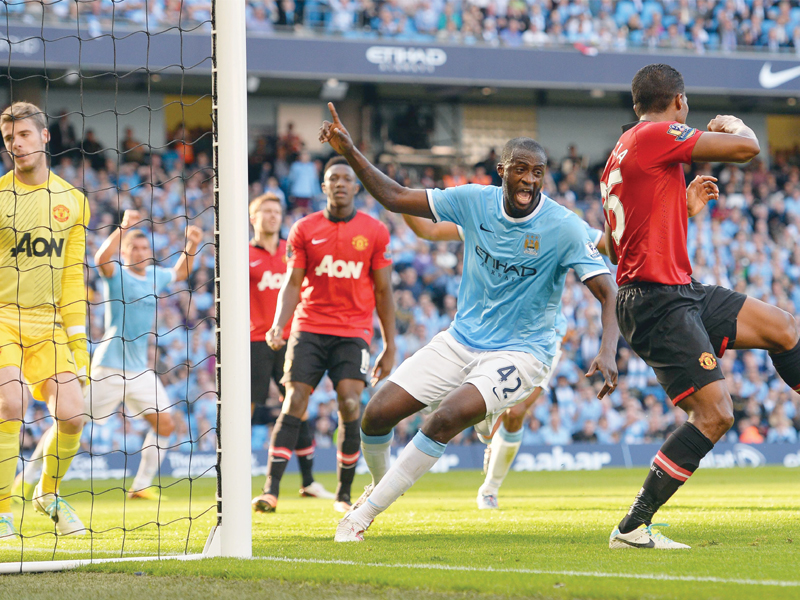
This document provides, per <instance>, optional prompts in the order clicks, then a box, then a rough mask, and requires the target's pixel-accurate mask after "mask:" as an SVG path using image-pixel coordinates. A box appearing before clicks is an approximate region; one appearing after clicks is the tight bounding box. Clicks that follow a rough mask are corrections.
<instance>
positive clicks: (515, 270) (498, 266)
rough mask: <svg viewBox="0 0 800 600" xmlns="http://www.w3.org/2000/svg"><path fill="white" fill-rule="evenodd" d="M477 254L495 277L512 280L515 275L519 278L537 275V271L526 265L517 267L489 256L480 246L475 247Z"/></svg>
mask: <svg viewBox="0 0 800 600" xmlns="http://www.w3.org/2000/svg"><path fill="white" fill-rule="evenodd" d="M475 254H477V255H478V256H479V257H480V259H481V264H482V265H483V266H484V267H485V268H487V269H489V270H490V271H491V272H492V274H494V275H501V276H503V277H505V278H506V279H511V277H513V276H514V275H516V276H517V277H529V276H531V275H536V269H534V268H533V267H526V266H525V265H515V264H513V263H510V262H503V261H502V260H499V259H497V258H495V257H494V256H492V255H491V254H489V252H488V251H486V250H484V249H483V248H481V247H480V246H478V245H476V246H475Z"/></svg>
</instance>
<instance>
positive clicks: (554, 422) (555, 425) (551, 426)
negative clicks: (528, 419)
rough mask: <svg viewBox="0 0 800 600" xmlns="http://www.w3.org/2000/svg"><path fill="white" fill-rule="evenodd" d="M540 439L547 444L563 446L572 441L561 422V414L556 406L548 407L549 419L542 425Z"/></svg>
mask: <svg viewBox="0 0 800 600" xmlns="http://www.w3.org/2000/svg"><path fill="white" fill-rule="evenodd" d="M541 432H542V439H543V440H544V443H545V444H547V445H548V446H565V445H566V444H569V443H570V442H571V441H572V436H571V435H570V433H569V429H567V428H566V427H565V426H564V425H562V424H561V415H559V412H558V408H557V407H555V406H554V407H553V408H551V409H550V421H549V423H547V425H545V426H544V427H542V429H541Z"/></svg>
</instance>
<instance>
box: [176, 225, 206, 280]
mask: <svg viewBox="0 0 800 600" xmlns="http://www.w3.org/2000/svg"><path fill="white" fill-rule="evenodd" d="M202 239H203V232H202V231H201V230H200V229H199V228H197V227H194V226H191V225H190V226H189V227H187V228H186V246H185V248H184V250H183V253H182V254H181V256H180V258H178V262H177V263H175V281H185V280H186V279H189V275H190V274H191V273H192V269H193V268H194V259H195V257H196V256H197V254H198V252H199V250H198V248H199V247H200V242H201V241H202Z"/></svg>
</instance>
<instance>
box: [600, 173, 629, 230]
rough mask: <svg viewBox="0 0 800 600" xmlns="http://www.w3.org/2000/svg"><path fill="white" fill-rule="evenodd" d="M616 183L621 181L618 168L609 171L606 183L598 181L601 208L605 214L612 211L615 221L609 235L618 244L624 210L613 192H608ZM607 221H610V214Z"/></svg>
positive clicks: (622, 225)
mask: <svg viewBox="0 0 800 600" xmlns="http://www.w3.org/2000/svg"><path fill="white" fill-rule="evenodd" d="M618 183H622V172H620V170H619V169H614V170H613V171H611V173H609V175H608V185H606V184H605V183H604V182H602V181H601V182H600V195H601V196H602V197H603V210H605V211H606V215H608V214H609V213H614V220H615V222H614V229H613V230H612V232H611V237H613V238H614V241H615V242H616V243H617V244H619V241H620V240H621V239H622V234H623V233H624V232H625V211H624V210H623V208H622V202H620V200H619V197H618V196H615V195H614V194H609V192H610V191H611V188H613V187H614V186H615V185H617V184H618ZM608 222H609V223H610V222H611V218H610V216H609V218H608Z"/></svg>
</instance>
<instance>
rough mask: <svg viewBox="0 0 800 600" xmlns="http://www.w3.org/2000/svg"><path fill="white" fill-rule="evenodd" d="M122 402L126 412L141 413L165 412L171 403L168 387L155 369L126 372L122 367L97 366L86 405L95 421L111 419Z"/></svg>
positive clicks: (87, 390) (137, 414)
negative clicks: (165, 386) (166, 388)
mask: <svg viewBox="0 0 800 600" xmlns="http://www.w3.org/2000/svg"><path fill="white" fill-rule="evenodd" d="M120 404H122V405H123V406H124V411H125V414H126V415H127V416H129V417H139V416H142V415H143V414H144V413H145V412H154V411H158V412H164V411H166V410H168V409H169V407H170V400H169V397H168V396H167V390H165V389H164V385H163V384H162V383H161V380H160V379H159V378H158V376H157V375H156V374H155V371H144V372H143V373H125V372H124V371H122V370H120V369H111V368H109V367H95V368H93V369H92V379H91V382H90V384H89V385H88V386H87V387H86V392H85V394H84V406H85V408H86V413H87V414H88V415H89V416H90V417H91V418H92V420H94V421H101V420H103V419H107V418H108V417H110V416H111V415H113V414H114V413H116V412H117V408H118V407H119V405H120Z"/></svg>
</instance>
